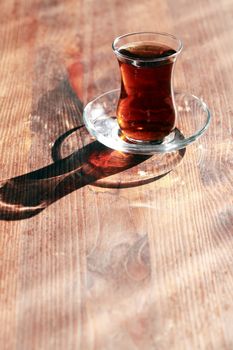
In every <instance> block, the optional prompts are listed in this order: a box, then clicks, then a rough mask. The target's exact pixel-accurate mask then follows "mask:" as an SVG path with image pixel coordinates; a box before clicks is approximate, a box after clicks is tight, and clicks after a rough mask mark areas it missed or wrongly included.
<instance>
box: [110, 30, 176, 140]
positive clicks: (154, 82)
mask: <svg viewBox="0 0 233 350" xmlns="http://www.w3.org/2000/svg"><path fill="white" fill-rule="evenodd" d="M112 47H113V51H114V53H115V54H116V57H117V59H118V62H119V66H120V73H121V90H120V97H119V101H118V105H117V111H116V114H117V121H118V124H119V127H120V130H121V133H122V135H123V136H125V137H126V139H128V140H129V141H131V142H136V143H144V142H146V143H148V142H150V143H162V142H164V141H165V140H166V138H169V141H170V140H171V138H172V137H174V135H173V134H174V133H172V131H173V129H174V127H175V123H176V115H177V112H176V105H175V99H174V93H173V71H174V64H175V61H176V59H177V57H178V55H179V54H180V52H181V50H182V42H181V41H180V40H179V39H177V38H176V37H175V36H173V35H171V34H166V33H153V32H141V33H131V34H126V35H122V36H120V37H118V38H116V39H115V40H114V42H113V45H112Z"/></svg>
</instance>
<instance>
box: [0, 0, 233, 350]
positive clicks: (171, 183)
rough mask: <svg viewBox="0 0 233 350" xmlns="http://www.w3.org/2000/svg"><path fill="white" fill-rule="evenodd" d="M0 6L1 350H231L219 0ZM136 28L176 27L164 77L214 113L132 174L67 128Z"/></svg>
mask: <svg viewBox="0 0 233 350" xmlns="http://www.w3.org/2000/svg"><path fill="white" fill-rule="evenodd" d="M0 6H1V11H0V17H1V26H0V37H1V40H0V47H1V50H0V52H1V55H0V71H1V79H0V108H1V118H0V135H1V138H0V154H1V158H0V168H1V185H0V218H1V223H0V230H1V232H0V276H1V280H0V283H1V284H0V349H1V350H13V349H14V350H16V349H17V350H39V349H41V350H42V349H43V350H50V349H67V350H70V349H82V350H94V349H96V350H97V349H98V350H102V349H106V350H113V349H121V350H136V349H147V350H149V349H159V350H160V349H161V350H162V349H166V350H167V349H175V350H182V349H184V350H186V349H195V350H197V349H205V350H206V349H208V350H212V349H216V350H220V349H229V350H230V349H233V303H232V300H233V203H232V199H233V190H232V184H233V156H232V136H233V135H232V120H233V102H232V101H233V80H232V70H233V2H232V0H220V1H210V0H207V1H205V2H204V1H201V0H196V1H184V0H177V1H174V0H158V1H155V0H145V1H139V0H134V1H131V2H127V1H123V0H102V1H100V0H98V1H94V0H67V1H58V0H27V1H26V0H21V1H19V0H15V1H14V0H7V1H3V0H2V1H1V5H0ZM137 30H153V31H165V32H171V33H174V34H176V35H177V36H179V37H181V38H182V40H183V42H184V51H183V54H182V56H181V57H180V58H179V61H178V62H177V65H176V70H175V74H176V75H175V85H176V88H177V89H178V90H181V91H188V92H191V93H193V94H195V95H197V96H200V97H202V98H203V99H204V100H205V101H206V102H207V104H208V105H209V107H210V109H211V111H212V115H213V119H212V123H211V126H210V128H209V130H208V132H207V134H206V135H205V136H204V137H203V138H201V139H200V141H198V142H197V143H196V144H194V145H192V146H190V147H188V148H187V149H186V152H185V154H183V155H182V157H181V158H180V159H179V161H177V164H176V165H177V166H175V167H174V168H173V170H172V171H171V172H169V173H168V174H167V175H166V176H162V177H159V176H154V178H153V176H152V175H150V177H149V179H148V181H145V182H144V183H143V181H141V182H140V181H139V182H138V183H137V181H136V182H135V180H134V177H135V174H136V172H135V171H136V170H134V169H139V170H138V171H139V173H140V171H142V170H140V166H142V164H141V163H143V162H144V161H146V162H149V161H150V160H148V159H136V160H135V159H134V158H130V157H129V158H124V157H122V156H119V155H117V154H116V153H111V151H109V150H106V149H105V148H104V147H101V146H100V145H98V143H94V146H93V144H92V145H91V144H90V143H89V141H88V140H87V139H88V134H87V133H86V132H85V129H84V128H82V127H80V128H78V127H79V126H81V125H82V109H83V105H85V104H86V103H87V102H88V101H89V100H91V99H92V98H93V97H95V96H97V95H98V94H101V93H103V92H105V91H107V90H109V89H113V88H115V87H117V86H119V72H118V66H117V62H116V60H115V58H114V57H113V54H112V51H111V42H112V40H113V39H114V38H115V37H116V36H118V35H120V34H123V33H126V32H132V31H137ZM82 145H84V146H86V148H84V149H82V147H81V146H82ZM80 147H81V150H82V151H80V152H79V153H78V156H77V153H75V154H72V153H73V152H74V151H75V150H76V149H77V148H80ZM83 150H84V151H83ZM69 155H70V157H68V158H67V159H65V160H60V161H59V160H58V159H59V158H61V157H65V156H69ZM119 157H120V158H119ZM116 159H117V161H116ZM119 159H120V160H119ZM54 160H55V163H54ZM116 164H117V167H119V168H118V169H116ZM119 164H120V165H119ZM148 164H149V165H148V167H147V169H148V171H150V169H151V168H150V164H151V163H148ZM132 166H133V168H131V169H129V170H125V169H127V168H130V167H132ZM151 166H153V165H151ZM137 167H139V168H137ZM120 170H125V173H123V175H121V181H120V182H119V181H118V180H115V179H116V178H115V176H118V175H119V171H120ZM33 171H34V172H33ZM115 173H116V175H114V174H115ZM124 174H125V175H124ZM140 174H143V173H140ZM156 174H157V173H156V172H155V175H156ZM20 175H24V176H20ZM110 175H111V177H110V178H109V176H110ZM157 175H159V174H157ZM109 179H110V180H109ZM111 179H113V180H111ZM124 179H125V181H126V182H127V184H125V185H124ZM126 179H127V180H126ZM152 179H153V180H154V181H152ZM96 180H98V181H99V184H98V182H97V184H96V183H94V182H95V181H96ZM131 181H132V183H131ZM131 185H133V186H131Z"/></svg>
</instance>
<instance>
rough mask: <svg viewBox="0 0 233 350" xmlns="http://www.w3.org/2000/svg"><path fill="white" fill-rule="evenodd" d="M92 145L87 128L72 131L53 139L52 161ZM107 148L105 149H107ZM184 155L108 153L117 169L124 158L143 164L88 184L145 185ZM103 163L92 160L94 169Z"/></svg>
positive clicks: (160, 175)
mask: <svg viewBox="0 0 233 350" xmlns="http://www.w3.org/2000/svg"><path fill="white" fill-rule="evenodd" d="M178 134H179V138H180V139H182V137H183V135H182V134H181V133H180V132H179V133H178ZM80 140H81V144H80ZM91 142H93V138H92V136H91V135H90V134H89V132H88V131H87V130H86V128H81V127H80V128H79V129H78V130H77V129H72V130H70V131H68V132H67V133H65V134H63V135H62V136H61V137H59V138H58V139H57V140H56V142H55V144H54V147H53V149H52V158H53V160H54V162H56V161H58V160H62V159H64V158H66V157H67V156H68V155H69V154H71V153H73V152H75V150H76V149H79V148H80V147H81V145H83V144H89V143H91ZM106 149H108V148H107V147H106ZM185 152H186V149H180V150H179V151H173V152H169V153H156V154H154V155H150V156H148V155H147V156H145V155H144V156H142V155H141V156H139V155H136V154H134V155H133V154H129V153H122V152H118V151H114V150H111V157H110V159H111V164H112V165H113V164H115V166H116V167H118V166H119V164H121V163H122V160H124V162H125V161H126V159H128V160H130V161H132V159H134V160H136V159H143V161H139V162H136V163H135V164H134V165H133V166H129V167H127V168H125V169H121V171H117V172H115V171H113V172H112V173H109V174H108V176H105V177H103V178H99V179H96V181H95V182H93V183H92V184H91V185H92V186H98V187H104V188H129V187H136V186H140V185H144V184H148V183H150V182H153V181H156V180H158V179H160V178H161V177H163V176H165V175H166V174H168V173H169V172H170V171H171V170H173V169H174V168H175V167H176V166H177V165H178V164H179V163H180V162H181V160H182V159H183V157H184V155H185ZM140 157H141V158H140ZM108 161H109V159H108ZM104 162H105V160H104V158H96V159H95V165H96V166H103V164H104Z"/></svg>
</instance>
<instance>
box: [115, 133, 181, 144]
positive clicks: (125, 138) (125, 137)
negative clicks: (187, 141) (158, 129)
mask: <svg viewBox="0 0 233 350" xmlns="http://www.w3.org/2000/svg"><path fill="white" fill-rule="evenodd" d="M119 137H120V138H121V139H122V140H124V141H125V142H128V143H134V144H136V145H141V146H143V145H162V144H163V145H164V144H166V143H168V142H171V141H173V140H174V138H175V132H174V131H171V132H170V134H169V135H168V136H166V137H164V139H162V140H154V141H143V140H135V139H132V138H131V137H128V136H126V135H125V134H124V133H123V132H122V131H121V130H119Z"/></svg>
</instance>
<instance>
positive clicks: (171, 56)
mask: <svg viewBox="0 0 233 350" xmlns="http://www.w3.org/2000/svg"><path fill="white" fill-rule="evenodd" d="M143 34H152V35H161V36H163V37H169V38H171V39H174V40H176V41H177V44H178V49H177V50H176V52H175V53H173V54H171V55H168V56H166V57H156V58H148V59H140V58H136V59H133V58H130V57H128V56H127V55H124V54H122V53H120V52H119V48H116V44H117V43H118V42H119V41H120V40H121V39H124V38H126V37H129V36H133V35H143ZM112 49H113V52H114V53H115V54H116V56H119V57H121V58H123V59H126V60H129V61H139V62H145V61H146V62H158V61H165V60H167V59H169V58H175V57H176V56H178V55H179V54H180V52H181V51H182V49H183V43H182V41H181V40H180V39H179V38H177V37H176V36H175V35H173V34H170V33H166V32H150V31H148V32H132V33H127V34H123V35H120V36H118V37H116V38H115V39H114V40H113V42H112Z"/></svg>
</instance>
